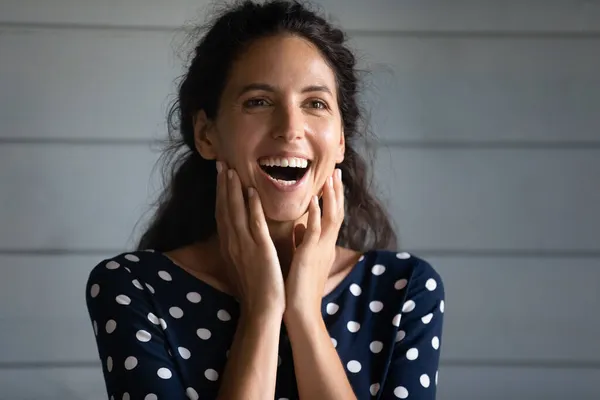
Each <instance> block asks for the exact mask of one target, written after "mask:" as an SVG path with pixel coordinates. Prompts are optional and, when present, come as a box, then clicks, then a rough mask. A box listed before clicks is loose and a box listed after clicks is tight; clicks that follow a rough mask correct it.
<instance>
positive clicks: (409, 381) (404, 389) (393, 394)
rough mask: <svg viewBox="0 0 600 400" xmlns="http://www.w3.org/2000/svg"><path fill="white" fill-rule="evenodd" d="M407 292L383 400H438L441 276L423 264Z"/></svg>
mask: <svg viewBox="0 0 600 400" xmlns="http://www.w3.org/2000/svg"><path fill="white" fill-rule="evenodd" d="M407 290H408V291H407V294H406V297H405V301H404V303H403V305H402V312H401V317H400V324H399V327H398V333H397V336H396V342H395V344H394V351H393V354H392V360H391V363H390V365H389V369H388V375H387V378H386V382H385V383H384V385H383V391H382V397H381V399H383V400H387V399H406V398H408V399H412V400H434V399H435V397H436V390H437V382H438V365H439V359H440V346H441V341H442V326H443V316H444V297H445V291H444V285H443V282H442V279H441V277H440V276H439V275H438V274H437V272H436V271H435V270H434V269H433V268H432V267H431V266H430V265H429V264H428V263H427V262H425V261H423V260H420V261H419V263H418V264H417V266H416V268H415V269H414V272H413V277H412V279H411V280H410V283H409V286H408V288H407Z"/></svg>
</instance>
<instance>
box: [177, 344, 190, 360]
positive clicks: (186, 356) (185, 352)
mask: <svg viewBox="0 0 600 400" xmlns="http://www.w3.org/2000/svg"><path fill="white" fill-rule="evenodd" d="M177 351H178V352H179V355H180V356H181V358H183V359H184V360H188V359H189V358H190V357H191V356H192V353H190V351H189V350H188V349H186V348H185V347H178V348H177Z"/></svg>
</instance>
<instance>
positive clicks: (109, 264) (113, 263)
mask: <svg viewBox="0 0 600 400" xmlns="http://www.w3.org/2000/svg"><path fill="white" fill-rule="evenodd" d="M120 266H121V264H119V263H118V262H116V261H109V262H107V263H106V268H108V269H117V268H119V267H120Z"/></svg>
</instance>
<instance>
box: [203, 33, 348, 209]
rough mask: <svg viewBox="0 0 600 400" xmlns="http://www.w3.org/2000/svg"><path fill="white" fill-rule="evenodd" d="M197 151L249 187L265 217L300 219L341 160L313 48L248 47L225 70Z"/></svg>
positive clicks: (324, 70) (334, 106) (282, 41)
mask: <svg viewBox="0 0 600 400" xmlns="http://www.w3.org/2000/svg"><path fill="white" fill-rule="evenodd" d="M197 137H198V134H197ZM202 147H204V149H202ZM199 150H200V151H201V153H203V154H202V155H203V156H205V157H206V154H208V153H211V154H212V157H211V158H216V159H218V160H221V161H224V162H225V163H226V164H227V165H228V166H229V168H234V169H235V170H236V171H237V173H238V174H239V176H240V179H241V181H242V185H243V187H244V188H247V187H249V186H252V187H254V188H256V190H257V191H258V194H259V195H260V199H261V201H262V204H263V209H264V211H265V214H266V217H267V218H268V219H270V220H274V221H292V220H297V219H299V218H300V217H301V216H302V215H304V214H305V212H306V210H307V208H308V205H309V202H310V199H311V197H312V196H313V195H315V194H317V195H318V194H319V193H320V192H321V188H322V187H323V185H324V183H325V180H326V178H327V177H329V176H331V175H332V173H333V171H334V168H335V164H336V163H340V162H342V160H343V156H344V137H343V132H342V119H341V115H340V111H339V107H338V103H337V89H336V84H335V75H334V73H333V71H332V70H331V68H330V67H329V66H328V65H327V63H326V62H325V60H324V58H323V57H322V56H321V54H320V52H319V51H318V50H317V48H316V47H314V46H313V45H312V44H311V43H310V42H308V41H306V40H304V39H302V38H299V37H296V36H290V35H287V36H283V35H282V36H276V37H269V38H264V39H260V40H258V41H256V42H254V43H253V44H252V45H251V46H250V47H249V48H248V49H247V51H245V52H244V53H243V54H242V55H241V56H240V57H239V58H238V59H237V60H236V62H235V63H234V65H233V66H232V70H231V73H230V75H229V80H228V82H227V84H226V87H225V89H224V92H223V94H222V97H221V102H220V105H219V112H218V117H217V118H216V121H214V123H213V124H209V128H208V129H207V131H206V137H205V140H204V143H203V144H202V145H200V146H199ZM209 156H210V154H209Z"/></svg>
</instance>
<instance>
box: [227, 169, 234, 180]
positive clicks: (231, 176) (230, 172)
mask: <svg viewBox="0 0 600 400" xmlns="http://www.w3.org/2000/svg"><path fill="white" fill-rule="evenodd" d="M227 177H228V178H229V179H231V178H233V170H232V169H228V170H227Z"/></svg>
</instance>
